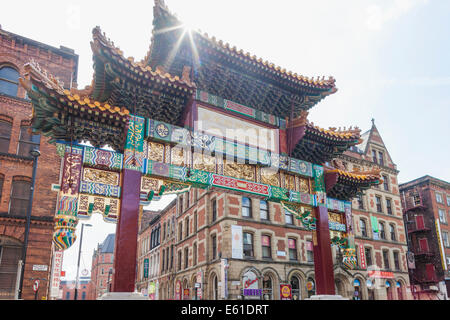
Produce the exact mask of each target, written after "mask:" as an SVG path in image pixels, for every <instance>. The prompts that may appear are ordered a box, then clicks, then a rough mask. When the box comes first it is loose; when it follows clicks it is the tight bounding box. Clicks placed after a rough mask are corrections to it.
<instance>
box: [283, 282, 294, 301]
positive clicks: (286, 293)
mask: <svg viewBox="0 0 450 320" xmlns="http://www.w3.org/2000/svg"><path fill="white" fill-rule="evenodd" d="M280 298H281V300H292V288H291V285H290V284H280Z"/></svg>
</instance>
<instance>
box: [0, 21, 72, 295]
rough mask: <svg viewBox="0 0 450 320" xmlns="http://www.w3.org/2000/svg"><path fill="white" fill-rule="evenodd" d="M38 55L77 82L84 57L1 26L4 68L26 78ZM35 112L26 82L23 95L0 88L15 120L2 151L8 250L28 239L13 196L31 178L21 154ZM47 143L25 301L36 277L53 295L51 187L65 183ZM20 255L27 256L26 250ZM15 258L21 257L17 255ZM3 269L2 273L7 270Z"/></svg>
mask: <svg viewBox="0 0 450 320" xmlns="http://www.w3.org/2000/svg"><path fill="white" fill-rule="evenodd" d="M32 59H34V60H35V61H37V62H38V63H39V64H40V65H41V67H42V68H44V69H46V70H48V71H49V72H51V73H52V74H54V75H55V76H57V77H59V78H60V79H61V80H62V81H63V82H64V84H65V86H66V87H67V88H70V87H75V86H76V77H77V65H78V56H77V55H76V54H74V53H73V51H72V50H70V49H66V48H63V47H62V48H60V49H57V48H54V47H51V46H48V45H45V44H42V43H39V42H37V41H34V40H31V39H27V38H25V37H22V36H18V35H15V34H13V33H10V32H7V31H4V30H1V29H0V68H2V67H5V66H7V67H11V68H13V69H15V70H16V71H18V72H19V74H20V76H23V75H24V69H23V66H24V65H25V64H26V63H28V62H29V61H30V60H32ZM31 114H32V108H31V103H30V102H29V100H27V99H26V95H25V89H24V88H22V87H21V86H20V85H19V87H18V90H17V96H10V95H7V94H5V93H2V92H0V119H1V120H4V121H7V122H8V123H10V124H11V135H10V141H9V148H8V150H7V152H3V153H1V154H0V177H1V178H2V181H3V183H2V185H1V186H0V187H1V199H0V246H2V243H3V248H4V250H10V249H11V247H10V246H9V245H5V243H7V242H8V243H9V242H11V241H14V240H18V241H19V242H21V243H23V241H24V234H25V225H26V219H25V214H23V213H21V214H19V215H13V214H11V207H10V203H11V199H10V195H11V191H12V185H13V181H15V180H24V181H28V182H31V178H32V166H33V158H32V157H31V156H27V155H25V156H23V155H18V146H19V138H20V130H21V126H23V125H28V126H29V125H30V120H31ZM47 141H48V139H47V138H46V137H43V136H42V137H41V138H40V145H39V148H40V152H41V156H40V157H39V158H38V167H37V174H36V182H35V192H34V198H33V210H32V214H31V215H32V217H31V227H30V233H29V243H28V250H27V258H26V266H25V275H24V283H23V294H22V298H23V299H34V293H33V290H32V283H33V279H41V282H40V283H41V285H40V289H39V292H38V294H39V299H40V298H42V297H47V295H48V289H49V288H48V283H49V280H50V272H51V253H52V234H53V225H54V224H53V216H54V214H55V205H56V196H57V193H56V192H53V191H52V190H51V186H52V184H58V183H59V168H60V158H59V157H58V156H57V154H56V148H55V146H54V145H51V144H48V142H47ZM5 151H6V150H5ZM21 246H22V245H19V246H17V245H16V246H15V247H16V248H19V247H21ZM11 250H12V249H11ZM20 250H21V249H20ZM18 256H19V257H21V253H19V254H18ZM19 259H20V258H19ZM14 260H17V257H16V258H14ZM3 262H5V261H3ZM13 263H15V261H14V262H13ZM33 265H46V266H48V268H47V271H33V270H32V269H33ZM0 273H2V271H1V270H0ZM12 276H14V275H13V273H9V275H8V276H7V277H12ZM0 286H3V288H1V289H0V291H1V293H0V294H1V295H2V297H4V298H7V299H11V298H14V292H11V290H10V288H11V285H6V284H5V283H3V285H2V284H1V281H0ZM8 288H9V289H8Z"/></svg>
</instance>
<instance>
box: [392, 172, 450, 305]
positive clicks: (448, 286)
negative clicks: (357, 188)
mask: <svg viewBox="0 0 450 320" xmlns="http://www.w3.org/2000/svg"><path fill="white" fill-rule="evenodd" d="M400 192H401V198H402V205H403V209H404V211H403V214H404V216H403V217H404V220H405V224H406V225H407V229H408V240H409V250H410V251H411V252H412V255H411V266H410V267H411V268H410V278H411V284H412V285H413V295H414V298H415V299H432V300H437V299H439V300H442V299H445V297H446V296H447V299H448V295H449V293H450V272H449V269H450V239H449V235H450V227H449V219H450V183H448V182H446V181H443V180H440V179H436V178H433V177H431V176H428V175H426V176H423V177H421V178H417V179H415V180H412V181H409V182H405V183H402V184H401V185H400Z"/></svg>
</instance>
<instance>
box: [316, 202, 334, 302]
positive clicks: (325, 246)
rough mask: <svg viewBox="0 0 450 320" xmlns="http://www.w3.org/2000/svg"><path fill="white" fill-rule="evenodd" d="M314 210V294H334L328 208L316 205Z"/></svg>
mask: <svg viewBox="0 0 450 320" xmlns="http://www.w3.org/2000/svg"><path fill="white" fill-rule="evenodd" d="M314 211H315V215H316V219H317V220H316V230H315V231H313V250H314V251H313V252H314V275H315V280H316V294H318V295H319V294H325V295H334V294H335V287H334V286H335V285H334V271H333V257H332V255H331V239H330V230H329V226H328V210H327V207H325V206H318V207H316V208H315V209H314Z"/></svg>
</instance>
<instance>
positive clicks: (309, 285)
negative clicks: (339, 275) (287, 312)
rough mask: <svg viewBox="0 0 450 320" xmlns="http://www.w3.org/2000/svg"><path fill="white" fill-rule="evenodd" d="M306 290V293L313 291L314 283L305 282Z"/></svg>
mask: <svg viewBox="0 0 450 320" xmlns="http://www.w3.org/2000/svg"><path fill="white" fill-rule="evenodd" d="M306 290H308V291H313V290H314V282H313V281H308V282H306Z"/></svg>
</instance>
